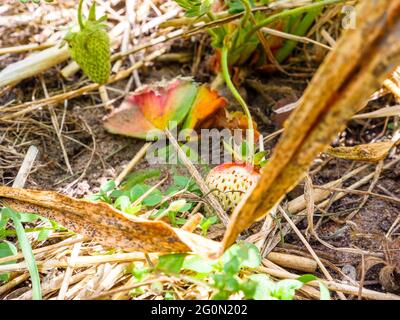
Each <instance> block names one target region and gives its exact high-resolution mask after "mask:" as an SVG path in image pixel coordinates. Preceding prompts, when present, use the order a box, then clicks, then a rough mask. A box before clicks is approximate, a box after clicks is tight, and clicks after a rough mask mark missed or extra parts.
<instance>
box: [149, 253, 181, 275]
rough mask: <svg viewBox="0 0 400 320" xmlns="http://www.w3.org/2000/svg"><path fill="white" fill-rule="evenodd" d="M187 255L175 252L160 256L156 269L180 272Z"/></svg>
mask: <svg viewBox="0 0 400 320" xmlns="http://www.w3.org/2000/svg"><path fill="white" fill-rule="evenodd" d="M186 255H187V254H186V253H174V254H167V255H163V256H160V257H159V259H158V263H157V266H156V269H158V270H161V271H164V272H167V273H179V271H181V268H182V266H183V262H184V261H185V257H186Z"/></svg>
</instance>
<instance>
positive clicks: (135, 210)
mask: <svg viewBox="0 0 400 320" xmlns="http://www.w3.org/2000/svg"><path fill="white" fill-rule="evenodd" d="M140 210H142V205H140V204H139V205H137V206H132V207H129V208H126V209H125V212H126V213H129V214H136V213H138V212H139V211H140Z"/></svg>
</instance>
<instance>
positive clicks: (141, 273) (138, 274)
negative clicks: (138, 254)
mask: <svg viewBox="0 0 400 320" xmlns="http://www.w3.org/2000/svg"><path fill="white" fill-rule="evenodd" d="M149 272H150V269H149V268H135V269H133V270H132V274H133V276H134V277H135V278H136V279H137V280H138V281H142V280H143V278H144V277H145V276H146V275H147V274H149Z"/></svg>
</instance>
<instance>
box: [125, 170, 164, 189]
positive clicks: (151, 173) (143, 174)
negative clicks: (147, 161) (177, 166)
mask: <svg viewBox="0 0 400 320" xmlns="http://www.w3.org/2000/svg"><path fill="white" fill-rule="evenodd" d="M160 175H161V170H160V169H145V170H140V171H135V172H133V173H131V174H129V175H128V176H127V177H126V179H125V181H124V182H123V183H122V185H121V187H122V189H123V190H129V189H131V188H132V187H133V186H135V185H137V184H139V183H143V182H144V181H146V180H147V179H151V178H155V177H159V176H160Z"/></svg>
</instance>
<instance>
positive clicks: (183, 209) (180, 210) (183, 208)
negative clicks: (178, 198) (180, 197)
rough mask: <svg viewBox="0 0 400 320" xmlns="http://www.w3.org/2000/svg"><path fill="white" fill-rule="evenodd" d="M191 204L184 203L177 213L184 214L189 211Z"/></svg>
mask: <svg viewBox="0 0 400 320" xmlns="http://www.w3.org/2000/svg"><path fill="white" fill-rule="evenodd" d="M192 206H193V204H192V203H186V204H185V205H184V206H183V207H181V208H180V209H179V210H178V211H179V212H186V211H189V210H190V209H191V208H192Z"/></svg>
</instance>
